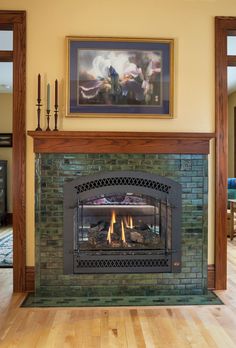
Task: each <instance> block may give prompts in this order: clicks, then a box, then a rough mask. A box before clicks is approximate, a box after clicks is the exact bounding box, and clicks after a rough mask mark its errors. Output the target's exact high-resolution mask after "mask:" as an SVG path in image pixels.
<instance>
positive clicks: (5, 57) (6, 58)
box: [0, 51, 13, 62]
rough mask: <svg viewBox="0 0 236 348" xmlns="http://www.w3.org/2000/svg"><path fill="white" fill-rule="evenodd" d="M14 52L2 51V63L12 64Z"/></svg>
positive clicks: (0, 56)
mask: <svg viewBox="0 0 236 348" xmlns="http://www.w3.org/2000/svg"><path fill="white" fill-rule="evenodd" d="M12 61H13V51H0V62H12Z"/></svg>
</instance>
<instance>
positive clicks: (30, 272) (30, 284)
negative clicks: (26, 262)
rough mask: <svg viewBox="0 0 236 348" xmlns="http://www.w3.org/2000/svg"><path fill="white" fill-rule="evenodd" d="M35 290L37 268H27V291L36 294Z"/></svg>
mask: <svg viewBox="0 0 236 348" xmlns="http://www.w3.org/2000/svg"><path fill="white" fill-rule="evenodd" d="M34 290H35V267H34V266H26V267H25V291H27V292H34Z"/></svg>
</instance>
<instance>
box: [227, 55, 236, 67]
mask: <svg viewBox="0 0 236 348" xmlns="http://www.w3.org/2000/svg"><path fill="white" fill-rule="evenodd" d="M227 65H228V66H236V56H228V57H227Z"/></svg>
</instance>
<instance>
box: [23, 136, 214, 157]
mask: <svg viewBox="0 0 236 348" xmlns="http://www.w3.org/2000/svg"><path fill="white" fill-rule="evenodd" d="M28 135H30V136H32V137H33V138H34V151H35V152H40V153H53V152H54V153H66V152H70V153H94V152H95V153H96V152H98V153H182V154H188V153H194V154H197V153H202V154H208V153H209V141H210V139H211V138H214V136H215V135H214V133H147V132H145V133H141V132H138V133H136V132H133V133H129V132H66V131H62V132H58V133H53V132H32V131H30V132H28Z"/></svg>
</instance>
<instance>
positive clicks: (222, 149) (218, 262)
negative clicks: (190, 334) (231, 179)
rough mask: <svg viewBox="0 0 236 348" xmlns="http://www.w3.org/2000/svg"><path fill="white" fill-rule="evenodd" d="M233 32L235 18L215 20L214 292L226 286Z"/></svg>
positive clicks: (217, 18) (218, 18)
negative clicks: (229, 80)
mask: <svg viewBox="0 0 236 348" xmlns="http://www.w3.org/2000/svg"><path fill="white" fill-rule="evenodd" d="M235 29H236V17H216V18H215V110H216V111H215V123H216V178H215V185H216V186H215V288H216V289H217V290H223V289H226V286H227V238H226V228H227V226H226V221H227V177H228V110H227V108H228V96H227V65H228V60H227V35H228V33H229V34H230V33H231V32H232V31H233V30H235Z"/></svg>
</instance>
